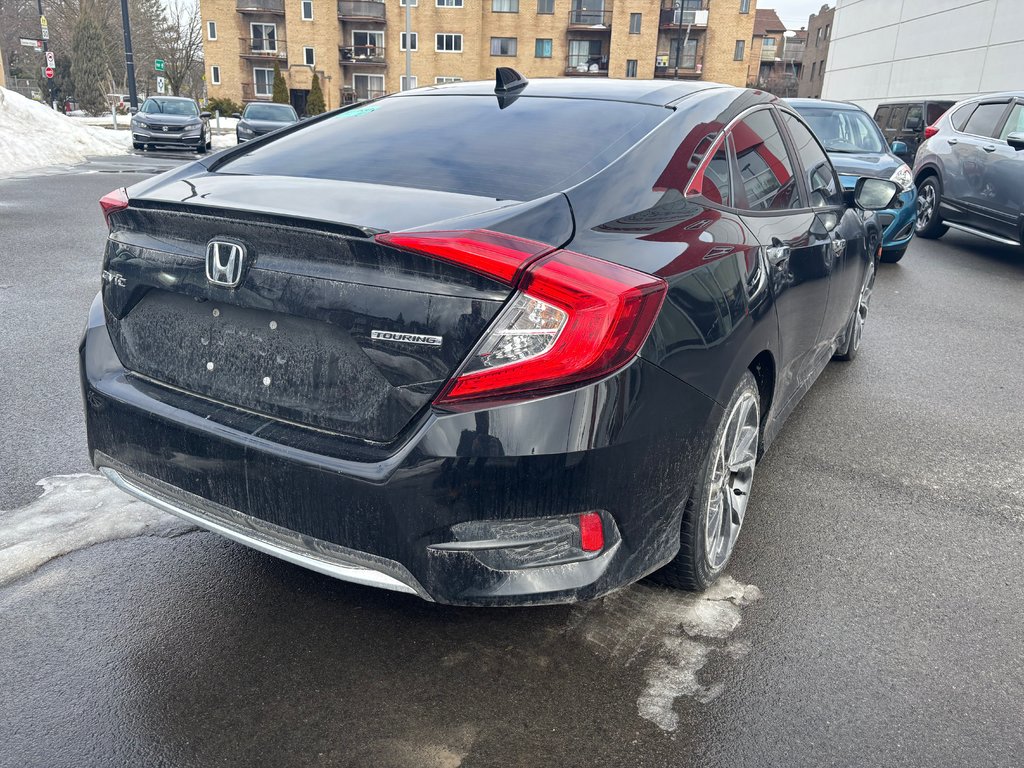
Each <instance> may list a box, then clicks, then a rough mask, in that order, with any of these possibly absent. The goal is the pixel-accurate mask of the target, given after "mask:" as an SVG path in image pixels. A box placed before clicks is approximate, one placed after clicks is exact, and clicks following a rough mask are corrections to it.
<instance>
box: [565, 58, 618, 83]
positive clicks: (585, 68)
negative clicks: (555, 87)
mask: <svg viewBox="0 0 1024 768" xmlns="http://www.w3.org/2000/svg"><path fill="white" fill-rule="evenodd" d="M565 74H567V75H574V76H576V77H608V57H607V56H605V55H593V54H588V53H570V54H569V55H568V56H567V57H566V60H565Z"/></svg>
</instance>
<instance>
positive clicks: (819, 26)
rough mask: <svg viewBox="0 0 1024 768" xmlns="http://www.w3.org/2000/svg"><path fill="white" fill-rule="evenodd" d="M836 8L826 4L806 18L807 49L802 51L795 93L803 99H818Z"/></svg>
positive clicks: (823, 79)
mask: <svg viewBox="0 0 1024 768" xmlns="http://www.w3.org/2000/svg"><path fill="white" fill-rule="evenodd" d="M835 15H836V9H835V8H830V7H829V6H827V5H823V6H821V10H820V11H818V12H817V13H812V14H811V18H810V19H808V20H807V49H806V50H805V51H804V65H803V68H802V70H801V72H800V83H799V90H798V93H797V95H798V96H800V98H804V99H820V98H821V87H822V85H824V83H825V65H826V64H827V63H828V45H829V41H830V40H831V39H832V24H833V21H834V20H835Z"/></svg>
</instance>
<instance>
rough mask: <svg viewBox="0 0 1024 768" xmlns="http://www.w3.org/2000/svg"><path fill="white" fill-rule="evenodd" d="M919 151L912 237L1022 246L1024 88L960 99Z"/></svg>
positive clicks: (932, 128) (1023, 219)
mask: <svg viewBox="0 0 1024 768" xmlns="http://www.w3.org/2000/svg"><path fill="white" fill-rule="evenodd" d="M927 134H928V138H927V139H926V140H925V142H924V144H922V145H921V149H920V150H919V151H918V153H917V161H916V162H915V163H914V179H915V181H916V182H917V189H918V200H917V225H916V228H917V234H918V236H919V237H927V238H936V237H942V236H943V235H944V234H945V233H946V231H947V230H948V229H949V228H951V227H952V228H953V229H957V230H960V231H962V232H967V233H969V234H972V235H976V236H978V237H983V238H985V239H986V240H992V241H995V242H997V243H1003V244H1006V245H1024V91H1017V92H1014V93H990V94H988V95H986V96H976V97H974V98H972V99H967V100H966V101H963V102H960V103H959V104H957V105H956V106H954V107H953V108H952V109H950V110H949V112H947V113H946V114H944V115H943V116H942V118H941V119H940V120H939V121H938V122H937V123H936V124H935V125H932V126H929V128H928V131H927Z"/></svg>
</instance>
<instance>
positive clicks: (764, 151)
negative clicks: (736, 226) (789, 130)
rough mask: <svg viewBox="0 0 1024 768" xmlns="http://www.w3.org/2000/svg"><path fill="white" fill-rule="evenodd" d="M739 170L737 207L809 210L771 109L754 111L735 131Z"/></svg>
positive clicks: (754, 209)
mask: <svg viewBox="0 0 1024 768" xmlns="http://www.w3.org/2000/svg"><path fill="white" fill-rule="evenodd" d="M731 136H732V145H733V149H734V151H735V153H736V161H737V168H738V169H739V175H740V178H739V187H740V190H738V191H742V195H737V201H736V207H737V208H745V209H746V210H750V211H782V210H787V209H790V208H803V207H805V205H804V202H803V200H802V199H801V196H800V186H799V184H798V183H797V179H796V176H795V174H794V172H793V167H794V164H793V162H792V160H791V159H790V157H789V153H788V152H787V150H786V144H785V142H784V141H783V140H782V134H781V133H780V132H779V127H778V125H777V124H776V122H775V119H774V118H773V117H772V114H771V112H770V111H769V110H767V109H761V110H758V111H757V112H754V113H753V114H751V115H750V116H749V117H746V118H744V119H743V120H741V121H740V122H739V123H737V124H736V126H735V127H734V128H733V129H732V133H731Z"/></svg>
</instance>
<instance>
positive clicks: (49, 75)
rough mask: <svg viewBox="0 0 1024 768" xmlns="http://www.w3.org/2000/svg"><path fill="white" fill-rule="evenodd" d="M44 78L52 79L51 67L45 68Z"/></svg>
mask: <svg viewBox="0 0 1024 768" xmlns="http://www.w3.org/2000/svg"><path fill="white" fill-rule="evenodd" d="M46 76H47V77H48V78H50V79H51V80H52V79H53V67H47V68H46Z"/></svg>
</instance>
